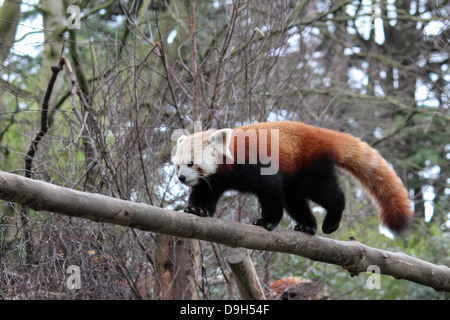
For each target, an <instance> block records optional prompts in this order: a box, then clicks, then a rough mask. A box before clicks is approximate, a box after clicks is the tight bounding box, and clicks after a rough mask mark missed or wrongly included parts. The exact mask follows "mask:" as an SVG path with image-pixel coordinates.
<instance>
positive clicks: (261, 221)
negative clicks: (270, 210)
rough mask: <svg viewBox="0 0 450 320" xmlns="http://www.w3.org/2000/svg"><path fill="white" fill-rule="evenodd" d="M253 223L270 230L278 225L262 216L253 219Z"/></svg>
mask: <svg viewBox="0 0 450 320" xmlns="http://www.w3.org/2000/svg"><path fill="white" fill-rule="evenodd" d="M252 224H253V225H255V226H261V227H263V228H265V229H267V230H268V231H272V230H273V229H275V227H276V226H277V225H276V224H273V223H270V222H269V221H267V220H265V219H262V218H261V219H258V220H256V221H253V223H252Z"/></svg>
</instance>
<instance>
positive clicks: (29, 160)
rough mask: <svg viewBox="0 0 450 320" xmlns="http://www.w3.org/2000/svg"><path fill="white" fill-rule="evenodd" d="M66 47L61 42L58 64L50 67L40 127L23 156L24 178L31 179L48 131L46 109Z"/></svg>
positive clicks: (62, 63) (60, 68)
mask: <svg viewBox="0 0 450 320" xmlns="http://www.w3.org/2000/svg"><path fill="white" fill-rule="evenodd" d="M65 47H66V39H64V40H63V45H62V48H61V56H60V59H59V63H58V64H57V65H56V66H53V67H52V75H51V77H50V80H49V81H48V85H47V90H46V91H45V95H44V99H43V101H42V110H41V127H40V129H39V131H38V132H37V133H36V136H35V137H34V139H33V140H32V141H31V144H30V146H29V147H28V152H27V154H26V155H25V177H27V178H31V176H32V171H31V168H32V165H33V160H34V155H35V154H36V151H37V148H38V145H39V142H40V141H41V140H42V138H43V137H44V136H45V134H46V133H47V131H48V109H49V101H50V97H51V95H52V91H53V86H54V85H55V82H56V78H57V77H58V73H59V72H60V71H61V70H62V69H63V68H64V58H63V57H64V48H65Z"/></svg>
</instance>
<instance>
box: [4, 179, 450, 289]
mask: <svg viewBox="0 0 450 320" xmlns="http://www.w3.org/2000/svg"><path fill="white" fill-rule="evenodd" d="M0 199H3V200H6V201H11V202H16V203H20V204H24V205H27V206H29V207H30V208H33V209H35V210H46V211H51V212H56V213H60V214H64V215H68V216H72V217H79V218H84V219H89V220H92V221H97V222H107V223H112V224H117V225H122V226H127V227H132V228H136V229H140V230H145V231H153V232H157V233H163V234H169V235H173V236H178V237H184V238H193V239H199V240H205V241H211V242H216V243H220V244H224V245H227V246H230V247H244V248H248V249H255V250H266V251H277V252H285V253H290V254H295V255H298V256H302V257H306V258H309V259H312V260H316V261H321V262H326V263H331V264H335V265H339V266H341V267H343V268H344V269H347V270H349V271H350V273H351V274H352V275H356V274H358V273H359V272H365V271H366V270H367V269H368V267H369V266H373V265H375V266H377V267H378V268H379V269H380V272H381V274H385V275H390V276H393V277H395V278H398V279H406V280H410V281H413V282H416V283H420V284H423V285H426V286H429V287H432V288H434V289H435V290H438V291H449V292H450V268H448V267H446V266H443V265H435V264H432V263H429V262H427V261H423V260H420V259H417V258H414V257H411V256H408V255H406V254H404V253H393V252H389V251H385V250H380V249H376V248H371V247H368V246H366V245H363V244H361V243H359V242H357V241H354V240H351V241H338V240H333V239H328V238H323V237H319V236H311V235H308V234H305V233H301V232H296V231H290V230H281V229H275V230H273V231H271V232H269V231H267V230H265V229H263V228H260V227H257V226H253V225H246V224H242V223H238V222H231V221H224V220H220V219H215V218H201V217H197V216H195V215H192V214H188V213H184V212H174V211H170V210H165V209H161V208H157V207H153V206H150V205H146V204H142V203H134V202H129V201H124V200H119V199H116V198H111V197H107V196H104V195H100V194H93V193H86V192H80V191H75V190H72V189H68V188H63V187H58V186H56V185H53V184H49V183H46V182H43V181H36V180H32V179H27V178H24V177H21V176H18V175H15V174H11V173H6V172H3V171H0Z"/></svg>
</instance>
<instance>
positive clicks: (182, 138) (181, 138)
mask: <svg viewBox="0 0 450 320" xmlns="http://www.w3.org/2000/svg"><path fill="white" fill-rule="evenodd" d="M185 138H186V136H185V135H182V136H181V137H179V138H178V140H177V145H179V144H180V143H181V142H182V141H183V140H184V139H185Z"/></svg>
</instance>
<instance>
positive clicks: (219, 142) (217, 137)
mask: <svg viewBox="0 0 450 320" xmlns="http://www.w3.org/2000/svg"><path fill="white" fill-rule="evenodd" d="M232 134H233V129H221V130H217V131H216V132H214V133H213V134H211V136H210V137H209V142H210V143H211V145H212V146H213V148H214V149H215V150H216V151H217V152H219V153H221V154H223V155H225V156H227V157H228V158H230V159H233V156H232V154H231V151H230V142H231V136H232Z"/></svg>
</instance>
